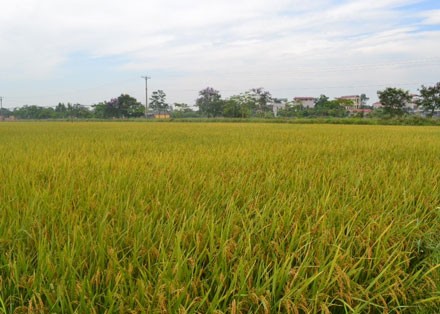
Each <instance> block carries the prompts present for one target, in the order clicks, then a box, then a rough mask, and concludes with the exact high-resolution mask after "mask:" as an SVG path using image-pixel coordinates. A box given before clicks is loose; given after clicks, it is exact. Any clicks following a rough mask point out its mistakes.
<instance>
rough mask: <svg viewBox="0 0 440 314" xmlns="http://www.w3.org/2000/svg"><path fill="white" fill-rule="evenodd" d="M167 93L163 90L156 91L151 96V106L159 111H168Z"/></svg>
mask: <svg viewBox="0 0 440 314" xmlns="http://www.w3.org/2000/svg"><path fill="white" fill-rule="evenodd" d="M166 98H167V95H166V94H165V93H164V91H163V90H161V89H159V90H157V91H154V92H153V94H152V95H151V97H150V107H151V108H152V109H153V110H155V111H157V112H158V113H163V112H167V111H168V109H169V105H168V104H167V102H166Z"/></svg>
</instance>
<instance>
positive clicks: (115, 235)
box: [0, 122, 440, 314]
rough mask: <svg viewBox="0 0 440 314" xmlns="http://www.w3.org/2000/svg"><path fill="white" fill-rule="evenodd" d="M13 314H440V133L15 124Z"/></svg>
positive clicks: (3, 181)
mask: <svg viewBox="0 0 440 314" xmlns="http://www.w3.org/2000/svg"><path fill="white" fill-rule="evenodd" d="M0 158H1V160H0V313H234V314H235V313H440V128H439V127H408V126H406V127H402V126H359V125H353V126H344V125H287V124H257V123H142V122H73V123H70V122H29V123H22V122H15V123H14V122H10V123H7V122H5V123H0Z"/></svg>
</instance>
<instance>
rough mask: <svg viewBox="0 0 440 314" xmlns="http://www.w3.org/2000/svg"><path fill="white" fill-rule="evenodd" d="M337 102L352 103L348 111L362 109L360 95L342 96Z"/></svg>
mask: <svg viewBox="0 0 440 314" xmlns="http://www.w3.org/2000/svg"><path fill="white" fill-rule="evenodd" d="M336 99H337V100H344V101H350V102H351V103H352V106H347V108H346V109H347V110H350V109H360V108H361V105H362V101H361V96H359V95H349V96H341V97H337V98H336Z"/></svg>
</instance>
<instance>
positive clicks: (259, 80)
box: [0, 0, 440, 108]
mask: <svg viewBox="0 0 440 314" xmlns="http://www.w3.org/2000/svg"><path fill="white" fill-rule="evenodd" d="M143 75H149V76H151V80H149V81H148V82H149V94H150V95H151V92H152V91H153V90H157V89H162V90H164V91H165V93H166V94H167V100H168V102H169V103H174V102H186V103H188V104H190V105H192V104H193V103H194V101H195V99H196V98H197V95H198V91H200V90H201V89H203V88H204V87H207V86H212V87H214V88H215V89H217V90H219V91H220V92H221V94H222V96H223V97H224V98H226V97H228V96H231V95H234V94H239V93H241V92H244V91H246V90H248V89H250V88H253V87H264V88H265V89H267V90H269V91H270V92H271V93H272V95H273V96H274V97H286V98H293V97H296V96H319V95H320V94H326V95H327V96H330V97H336V96H341V95H351V94H361V93H366V94H367V96H369V97H370V98H371V101H370V103H371V102H372V101H374V100H376V99H377V95H376V91H377V90H379V89H383V88H385V87H387V86H392V87H402V88H405V89H409V90H410V91H411V92H417V88H419V87H420V85H421V84H424V85H432V84H434V83H435V82H437V81H440V1H439V0H429V1H416V0H369V1H368V0H353V1H340V0H334V1H331V0H328V1H326V0H313V1H304V0H301V1H300V0H221V1H220V0H187V1H178V0H160V1H159V0H124V1H120V0H93V1H92V0H62V1H60V0H16V1H3V2H2V5H1V11H0V96H3V106H4V107H9V108H12V107H16V106H22V105H26V104H28V105H39V106H55V105H56V104H57V103H58V102H65V103H67V102H71V103H81V104H84V105H92V104H94V103H97V102H100V101H104V100H109V99H111V98H113V97H117V96H119V95H120V94H122V93H128V94H130V95H132V96H134V97H136V98H137V99H138V100H139V101H142V102H143V103H144V102H145V81H144V80H143V79H142V78H141V76H143Z"/></svg>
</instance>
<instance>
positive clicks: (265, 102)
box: [249, 87, 272, 116]
mask: <svg viewBox="0 0 440 314" xmlns="http://www.w3.org/2000/svg"><path fill="white" fill-rule="evenodd" d="M249 92H250V94H251V96H252V98H253V99H254V100H255V107H256V114H257V115H260V116H263V115H265V113H267V112H271V111H272V107H271V105H270V103H271V101H272V95H271V93H270V92H269V91H267V90H265V89H264V88H262V87H258V88H252V89H251V90H250V91H249Z"/></svg>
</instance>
